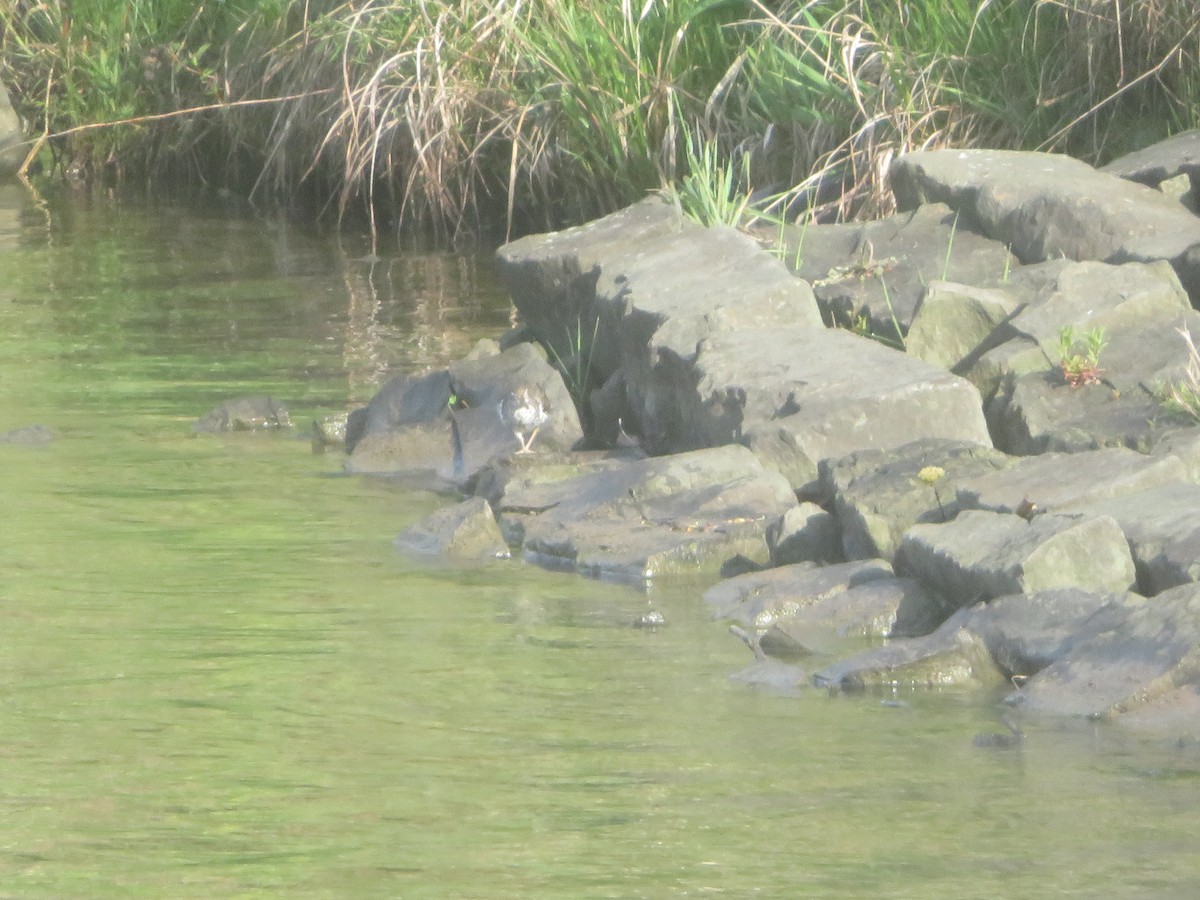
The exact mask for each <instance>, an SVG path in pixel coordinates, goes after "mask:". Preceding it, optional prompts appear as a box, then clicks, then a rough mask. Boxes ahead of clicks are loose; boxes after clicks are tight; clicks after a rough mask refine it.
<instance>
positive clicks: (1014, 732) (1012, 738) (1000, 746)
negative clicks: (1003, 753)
mask: <svg viewBox="0 0 1200 900" xmlns="http://www.w3.org/2000/svg"><path fill="white" fill-rule="evenodd" d="M1002 719H1003V722H1004V725H1005V727H1006V729H1007V730H1006V731H987V732H981V733H979V734H977V735H975V737H974V738H972V739H971V743H972V744H973V745H974V746H976V747H979V748H980V749H983V750H1015V749H1016V748H1018V747H1020V746H1021V744H1022V743H1024V741H1025V733H1024V732H1023V731H1021V729H1020V728H1019V727H1017V723H1016V722H1014V721H1013V720H1012V719H1011V718H1009V717H1008V716H1004V717H1002Z"/></svg>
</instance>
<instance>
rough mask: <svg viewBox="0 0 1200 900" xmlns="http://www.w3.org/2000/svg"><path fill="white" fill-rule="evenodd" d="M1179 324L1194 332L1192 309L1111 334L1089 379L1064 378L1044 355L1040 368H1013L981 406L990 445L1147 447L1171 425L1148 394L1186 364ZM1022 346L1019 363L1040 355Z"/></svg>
mask: <svg viewBox="0 0 1200 900" xmlns="http://www.w3.org/2000/svg"><path fill="white" fill-rule="evenodd" d="M1180 327H1188V328H1189V329H1190V330H1192V331H1193V333H1197V332H1198V329H1200V313H1198V312H1195V311H1188V312H1186V313H1184V314H1183V315H1181V316H1178V317H1176V318H1175V319H1172V320H1170V321H1168V322H1166V323H1161V324H1155V325H1149V326H1147V327H1139V328H1128V329H1121V330H1118V331H1115V332H1111V333H1110V339H1109V344H1108V346H1107V347H1106V348H1105V349H1104V351H1103V353H1102V355H1101V359H1100V363H1101V372H1100V382H1099V383H1096V384H1084V385H1081V386H1072V385H1070V384H1067V383H1066V381H1065V380H1064V378H1063V376H1062V373H1061V370H1060V369H1059V367H1058V359H1057V355H1055V356H1054V357H1045V363H1044V365H1045V368H1040V367H1038V368H1033V370H1032V371H1027V372H1025V373H1024V374H1016V371H1019V370H1015V371H1014V374H1013V375H1011V376H1010V377H1009V378H1008V379H1007V381H1008V385H1007V387H1006V388H1005V389H1004V390H1002V391H1001V393H1000V394H998V395H997V396H996V397H995V398H994V399H993V400H992V401H991V402H990V403H989V404H988V406H987V418H988V422H989V424H990V426H991V430H992V435H993V437H994V439H995V441H996V446H997V447H999V448H1001V449H1002V450H1005V451H1006V452H1009V453H1015V454H1019V455H1029V454H1034V453H1045V452H1052V451H1062V452H1067V453H1077V452H1079V451H1080V450H1091V449H1095V448H1098V447H1120V446H1125V447H1130V448H1133V449H1135V450H1140V451H1143V452H1145V451H1148V450H1150V448H1151V447H1153V446H1154V444H1155V443H1157V441H1158V440H1159V439H1160V437H1161V436H1162V435H1163V434H1165V433H1166V432H1167V431H1170V430H1172V429H1174V428H1175V427H1177V426H1178V425H1179V421H1178V420H1176V419H1175V418H1174V417H1172V416H1170V415H1168V414H1167V413H1166V412H1165V411H1164V409H1163V408H1162V405H1161V403H1160V402H1159V401H1158V400H1157V399H1156V397H1155V393H1156V391H1157V390H1158V389H1159V388H1160V387H1161V385H1163V384H1164V383H1168V382H1173V381H1177V380H1179V378H1180V377H1181V374H1182V372H1183V370H1184V368H1185V366H1186V364H1187V358H1188V351H1187V346H1186V344H1185V343H1184V341H1183V340H1182V339H1181V338H1180V335H1179V330H1178V329H1179V328H1180ZM1011 343H1012V344H1013V345H1017V344H1019V342H1018V341H1013V342H1011ZM1026 345H1028V342H1026ZM1005 346H1008V345H1005ZM1004 349H1005V347H1000V348H998V349H997V350H996V351H993V353H999V352H1001V351H1003V350H1004ZM1030 352H1031V354H1032V355H1031V356H1025V357H1021V358H1020V359H1021V362H1022V368H1023V367H1024V363H1027V362H1030V361H1033V360H1034V358H1035V356H1036V355H1042V356H1043V357H1044V356H1045V355H1044V353H1043V352H1042V351H1041V349H1040V348H1035V349H1034V350H1032V351H1030ZM991 355H992V354H987V355H986V356H985V357H984V360H986V359H987V356H991Z"/></svg>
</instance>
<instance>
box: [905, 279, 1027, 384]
mask: <svg viewBox="0 0 1200 900" xmlns="http://www.w3.org/2000/svg"><path fill="white" fill-rule="evenodd" d="M1020 308H1021V303H1020V301H1019V300H1018V299H1017V297H1016V296H1015V295H1014V293H1013V292H1011V291H1007V290H1001V289H998V288H988V287H976V286H972V285H968V284H959V283H955V282H949V281H933V282H930V284H929V287H928V288H926V289H925V293H924V294H923V295H922V296H921V300H920V302H919V303H918V304H917V308H916V311H915V312H914V314H913V320H912V325H911V326H910V327H909V329H908V338H907V340H906V341H905V345H904V349H905V352H907V353H908V354H909V355H910V356H915V357H916V358H917V359H923V360H925V361H926V362H930V363H933V364H934V365H936V366H941V367H942V368H943V369H948V370H950V371H952V372H955V373H957V374H960V375H961V374H963V373H965V372H968V371H970V369H971V367H972V366H973V365H974V364H975V362H977V361H978V359H979V357H981V356H982V355H983V354H984V353H986V352H987V351H988V350H991V349H992V348H993V347H994V346H995V345H996V344H998V343H1000V342H1002V341H1003V340H1005V339H1007V336H1006V335H1004V333H1003V330H1002V329H1001V328H1000V326H1001V325H1004V324H1006V323H1007V322H1008V321H1010V319H1011V318H1012V316H1013V315H1014V314H1015V313H1016V312H1017V311H1018V310H1019V309H1020ZM976 384H978V383H976Z"/></svg>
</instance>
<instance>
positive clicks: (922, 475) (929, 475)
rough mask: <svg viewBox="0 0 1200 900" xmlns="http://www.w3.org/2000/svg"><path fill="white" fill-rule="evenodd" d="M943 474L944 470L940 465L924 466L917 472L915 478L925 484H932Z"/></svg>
mask: <svg viewBox="0 0 1200 900" xmlns="http://www.w3.org/2000/svg"><path fill="white" fill-rule="evenodd" d="M945 474H946V470H945V469H943V468H942V467H941V466H926V467H925V468H923V469H922V470H921V471H920V472H918V473H917V478H918V479H920V480H921V481H923V482H925V483H926V484H933V483H934V482H935V481H937V480H938V479H939V478H941V477H942V476H943V475H945Z"/></svg>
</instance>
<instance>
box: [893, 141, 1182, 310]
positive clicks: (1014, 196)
mask: <svg viewBox="0 0 1200 900" xmlns="http://www.w3.org/2000/svg"><path fill="white" fill-rule="evenodd" d="M890 174H891V182H892V190H893V192H894V193H895V195H896V202H897V205H898V207H899V208H900V209H910V208H913V207H914V206H916V205H917V204H919V203H925V202H941V203H947V204H949V205H950V206H952V207H954V208H955V209H959V210H961V211H963V212H964V213H967V214H969V215H970V217H971V219H972V220H973V223H974V224H976V225H977V227H979V229H980V230H981V231H982V232H983V233H984V234H986V235H987V236H988V237H991V238H994V239H995V240H998V241H1000V242H1002V243H1004V244H1007V245H1009V246H1010V247H1011V248H1012V251H1013V252H1014V253H1015V254H1016V255H1017V256H1018V257H1020V259H1021V260H1022V262H1027V263H1028V262H1037V261H1041V260H1046V259H1051V258H1053V257H1056V256H1065V257H1067V258H1068V259H1080V260H1082V259H1096V260H1104V261H1108V262H1129V261H1139V262H1150V261H1152V260H1157V259H1165V260H1167V261H1168V262H1170V263H1171V265H1172V267H1173V268H1174V269H1175V271H1176V273H1177V274H1178V275H1179V280H1180V281H1181V282H1182V283H1183V285H1184V287H1185V288H1186V289H1187V291H1188V293H1189V294H1190V295H1191V296H1192V298H1193V299H1194V300H1195V299H1198V298H1200V254H1197V253H1195V252H1192V248H1193V247H1195V246H1196V245H1197V244H1200V219H1197V218H1196V217H1195V216H1193V215H1192V214H1191V213H1189V212H1188V211H1187V209H1185V208H1184V207H1183V206H1182V205H1180V204H1179V203H1177V202H1176V201H1174V200H1171V199H1168V198H1167V197H1164V196H1163V195H1162V194H1161V193H1159V192H1158V191H1155V190H1154V189H1152V188H1148V187H1146V186H1145V185H1141V184H1137V183H1135V182H1132V181H1127V180H1125V179H1123V178H1118V177H1117V176H1115V175H1110V174H1107V173H1104V172H1097V171H1096V170H1095V169H1093V168H1092V167H1091V166H1088V165H1087V164H1086V163H1082V162H1080V161H1079V160H1074V159H1070V158H1069V157H1065V156H1059V155H1055V154H1047V153H1032V152H1024V151H1015V150H928V151H918V152H916V153H910V154H907V155H906V156H902V157H900V158H899V159H898V160H896V161H895V162H893V163H892V167H891V170H890Z"/></svg>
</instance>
